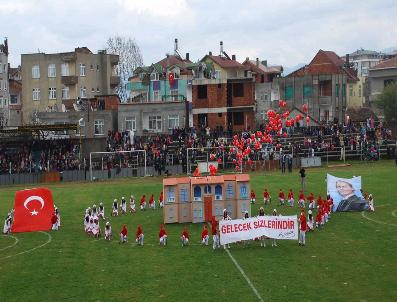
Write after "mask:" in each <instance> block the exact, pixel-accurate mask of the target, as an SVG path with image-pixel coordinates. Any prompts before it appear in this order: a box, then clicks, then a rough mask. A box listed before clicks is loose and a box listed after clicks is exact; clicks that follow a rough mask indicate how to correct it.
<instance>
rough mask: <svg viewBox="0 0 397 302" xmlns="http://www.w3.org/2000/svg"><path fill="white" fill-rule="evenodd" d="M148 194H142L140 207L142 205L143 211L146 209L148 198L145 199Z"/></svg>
mask: <svg viewBox="0 0 397 302" xmlns="http://www.w3.org/2000/svg"><path fill="white" fill-rule="evenodd" d="M145 198H146V196H145V195H142V197H141V202H140V203H139V205H140V207H141V211H144V210H145V209H146V200H145Z"/></svg>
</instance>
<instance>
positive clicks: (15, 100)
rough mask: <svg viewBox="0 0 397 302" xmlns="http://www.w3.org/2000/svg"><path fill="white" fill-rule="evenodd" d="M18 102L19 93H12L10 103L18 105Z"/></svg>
mask: <svg viewBox="0 0 397 302" xmlns="http://www.w3.org/2000/svg"><path fill="white" fill-rule="evenodd" d="M17 104H18V95H16V94H10V105H17Z"/></svg>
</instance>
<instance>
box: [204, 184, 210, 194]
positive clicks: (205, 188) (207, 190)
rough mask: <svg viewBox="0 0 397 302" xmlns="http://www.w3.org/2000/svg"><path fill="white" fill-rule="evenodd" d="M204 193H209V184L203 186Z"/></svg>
mask: <svg viewBox="0 0 397 302" xmlns="http://www.w3.org/2000/svg"><path fill="white" fill-rule="evenodd" d="M204 193H205V194H211V186H210V185H206V186H205V187H204Z"/></svg>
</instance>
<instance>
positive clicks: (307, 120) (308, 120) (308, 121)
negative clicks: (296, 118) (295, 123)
mask: <svg viewBox="0 0 397 302" xmlns="http://www.w3.org/2000/svg"><path fill="white" fill-rule="evenodd" d="M306 123H308V124H309V123H310V117H308V116H306Z"/></svg>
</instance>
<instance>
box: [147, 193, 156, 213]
mask: <svg viewBox="0 0 397 302" xmlns="http://www.w3.org/2000/svg"><path fill="white" fill-rule="evenodd" d="M149 208H150V209H153V210H155V209H156V202H155V201H154V195H153V194H152V195H151V196H150V198H149Z"/></svg>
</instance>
